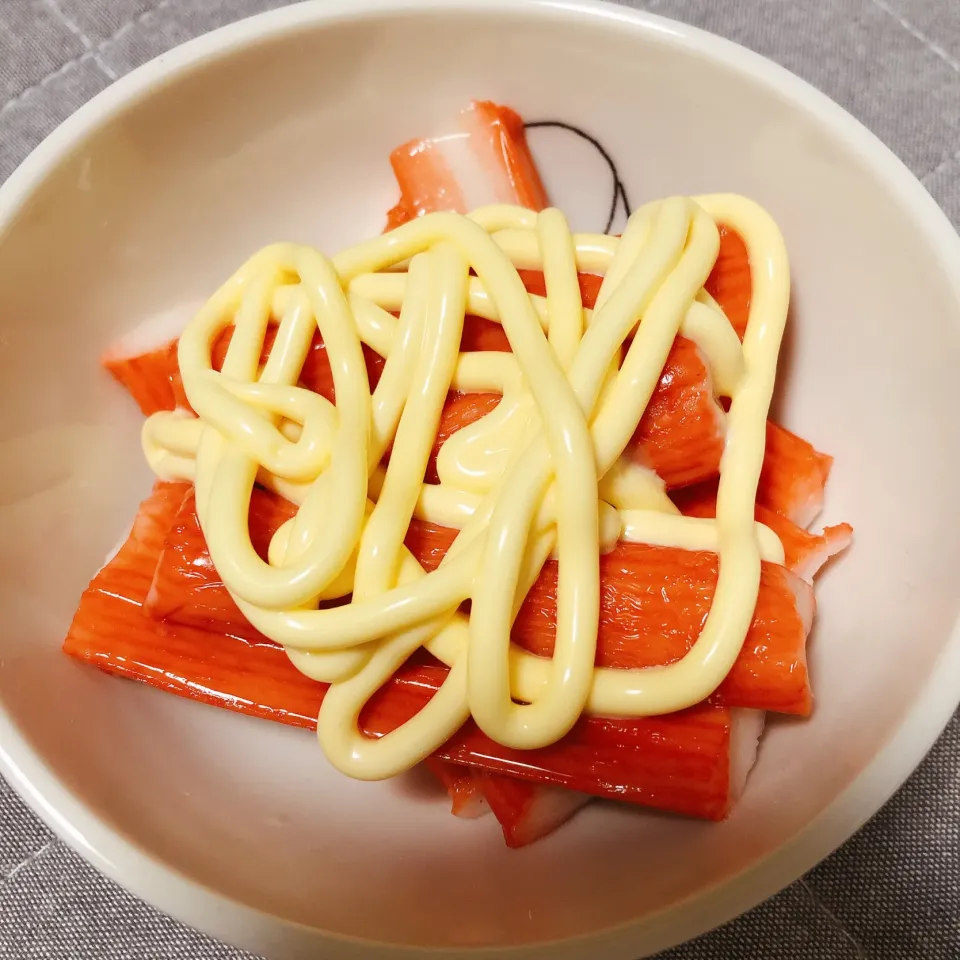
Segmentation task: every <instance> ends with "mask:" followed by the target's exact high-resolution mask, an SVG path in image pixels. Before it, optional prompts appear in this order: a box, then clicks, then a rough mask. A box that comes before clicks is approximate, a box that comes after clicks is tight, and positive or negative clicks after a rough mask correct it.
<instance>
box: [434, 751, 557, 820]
mask: <svg viewBox="0 0 960 960" xmlns="http://www.w3.org/2000/svg"><path fill="white" fill-rule="evenodd" d="M424 765H425V766H426V768H427V769H428V770H429V771H430V772H431V773H432V774H433V775H434V776H435V777H436V778H437V780H439V781H440V783H442V784H443V786H444V788H445V789H446V791H447V794H448V795H449V797H450V812H451V813H452V814H453V815H454V816H455V817H460V818H461V819H463V820H475V819H477V818H478V817H482V816H484V815H485V814H487V813H489V812H490V809H491V807H490V804H489V802H488V801H487V798H486V795H485V794H484V791H483V790H482V789H481V787H480V784H479V783H478V782H477V779H476V776H475V775H474V771H473V770H471V769H470V768H469V767H463V766H460V765H459V764H457V763H448V762H447V761H446V760H437V759H436V758H435V757H427V759H426V760H424ZM496 779H498V780H499V779H507V778H506V777H502V778H501V777H496ZM529 788H530V789H531V790H537V789H539V788H537V787H535V786H533V785H532V784H531V785H529Z"/></svg>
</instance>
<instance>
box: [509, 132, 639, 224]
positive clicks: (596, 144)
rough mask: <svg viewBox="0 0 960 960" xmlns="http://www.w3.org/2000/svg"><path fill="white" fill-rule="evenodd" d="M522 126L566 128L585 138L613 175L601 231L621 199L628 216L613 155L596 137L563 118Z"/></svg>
mask: <svg viewBox="0 0 960 960" xmlns="http://www.w3.org/2000/svg"><path fill="white" fill-rule="evenodd" d="M524 127H526V128H527V129H528V130H536V129H537V128H539V127H555V128H556V129H558V130H566V131H568V132H569V133H573V134H576V135H577V136H578V137H580V138H581V139H582V140H586V141H587V143H589V144H590V145H591V146H592V147H593V148H594V149H595V150H596V151H597V153H599V154H600V156H601V157H603V159H604V160H605V161H606V164H607V166H608V167H609V168H610V173H611V174H612V175H613V199H612V200H611V202H610V214H609V216H608V217H607V225H606V226H605V227H604V228H603V232H604V233H609V232H610V229H611V227H613V221H614V220H615V219H616V217H617V204H618V203H619V202H620V201H621V200H622V201H623V209H624V213H625V214H626V215H627V217H629V216H630V214H631V213H632V210H631V209H630V201H629V200H628V199H627V188H626V187H625V186H624V185H623V181H622V180H621V179H620V172H619V171H618V170H617V165H616V163H614V160H613V157H611V156H610V154H609V153H608V152H607V149H606V147H604V146H603V144H602V143H600V141H599V140H597V138H596V137H591V136H590V134H589V133H587V132H586V131H584V130H581V129H580V128H579V127H575V126H574V125H573V124H572V123H565V122H564V121H563V120H535V121H534V122H533V123H525V124H524Z"/></svg>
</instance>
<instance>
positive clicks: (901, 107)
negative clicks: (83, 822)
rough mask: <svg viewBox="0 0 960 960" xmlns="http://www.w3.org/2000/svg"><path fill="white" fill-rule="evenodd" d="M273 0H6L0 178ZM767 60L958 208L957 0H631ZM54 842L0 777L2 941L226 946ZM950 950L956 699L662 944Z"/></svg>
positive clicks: (883, 952) (49, 956) (235, 954)
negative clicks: (805, 858)
mask: <svg viewBox="0 0 960 960" xmlns="http://www.w3.org/2000/svg"><path fill="white" fill-rule="evenodd" d="M282 3H283V0H0V104H2V106H0V182H2V180H3V179H5V178H6V177H7V176H8V175H9V174H10V173H11V172H12V171H13V169H14V168H15V167H16V165H17V164H18V163H19V162H20V161H21V160H22V159H23V158H24V157H25V156H26V155H27V153H28V152H29V151H30V150H31V149H32V148H33V147H34V146H36V144H37V143H39V142H40V140H41V139H42V138H43V137H44V136H45V135H46V134H47V133H49V132H50V131H51V130H52V129H53V128H54V127H55V126H56V125H57V124H58V123H59V122H60V121H62V120H63V119H65V118H66V117H67V116H68V115H69V114H71V113H72V112H73V111H74V110H76V109H77V108H78V107H79V106H80V105H81V104H82V103H84V102H85V101H86V100H88V99H89V98H90V97H92V96H93V95H94V94H96V93H97V92H99V91H100V90H102V89H103V88H104V87H106V86H107V85H108V84H110V83H111V82H112V81H114V80H116V79H117V77H119V76H121V75H122V74H124V73H127V72H128V71H129V70H132V69H133V68H134V67H136V66H139V65H140V64H142V63H144V62H145V61H147V60H149V59H151V58H153V57H155V56H157V55H158V54H160V53H162V52H163V51H165V50H168V49H169V48H170V47H173V46H175V45H177V44H179V43H182V42H183V41H185V40H188V39H190V38H192V37H196V36H198V35H199V34H202V33H205V32H206V31H208V30H212V29H214V28H215V27H219V26H222V25H223V24H225V23H227V22H229V21H231V20H237V19H240V18H241V17H244V16H247V15H250V14H252V13H257V12H260V11H262V10H266V9H268V8H270V7H276V6H280V5H282ZM634 5H635V6H640V7H644V8H645V9H649V10H652V11H654V12H656V13H660V14H663V15H665V16H669V17H674V18H677V19H680V20H686V21H688V22H690V23H693V24H696V25H697V26H700V27H704V28H706V29H707V30H711V31H713V32H715V33H718V34H721V35H723V36H726V37H729V38H730V39H732V40H735V41H737V42H739V43H742V44H744V45H746V46H748V47H751V48H753V49H754V50H757V51H759V52H760V53H762V54H765V55H766V56H768V57H771V58H772V59H774V60H776V61H778V62H779V63H781V64H783V65H784V66H786V67H788V68H789V69H790V70H792V71H794V72H795V73H797V74H799V75H800V76H801V77H803V78H805V79H806V80H808V81H810V82H811V83H813V84H814V85H815V86H817V87H819V88H820V89H821V90H823V91H825V92H826V93H827V94H829V95H830V96H831V97H833V98H834V99H835V100H836V101H838V102H839V103H840V104H842V105H843V106H844V107H845V108H846V109H847V110H849V111H850V112H851V113H853V114H854V116H856V117H858V118H859V119H860V120H862V121H863V122H864V123H865V124H866V125H867V126H868V127H870V128H871V129H872V130H873V131H874V132H875V133H876V134H877V135H878V136H879V137H881V139H883V140H884V141H885V142H886V143H887V144H888V145H889V146H890V147H891V148H892V149H893V150H894V151H895V152H896V153H897V154H899V156H900V157H901V158H902V159H903V160H904V161H905V162H906V163H907V164H908V165H909V166H910V167H911V169H912V170H913V172H914V173H915V174H916V175H917V176H918V177H919V178H920V179H921V180H922V181H923V183H924V185H925V186H926V187H927V189H928V190H929V191H930V192H931V193H932V194H933V196H934V197H935V198H936V199H937V201H938V202H939V203H940V204H941V205H942V206H943V208H944V209H945V210H946V212H947V213H948V215H949V216H950V217H951V218H952V220H953V222H954V224H955V225H960V0H832V2H829V3H827V2H822V0H722V2H716V0H648V2H642V0H641V2H635V3H634ZM246 956H247V955H246V954H243V953H242V952H240V951H238V950H235V949H233V948H231V947H228V946H225V945H223V944H219V943H217V942H215V941H213V940H211V939H209V938H207V937H204V936H202V935H200V934H198V933H196V932H194V931H192V930H190V929H188V928H186V927H184V926H182V925H180V924H178V923H176V922H175V921H173V920H170V919H168V918H167V917H164V916H163V915H161V914H159V913H158V912H156V911H155V910H153V909H152V908H150V907H148V906H146V905H145V904H143V903H141V902H139V901H138V900H136V899H134V898H133V897H131V896H130V895H128V894H127V893H125V892H124V891H123V890H121V889H120V888H118V887H117V886H115V885H114V884H113V883H111V882H109V881H108V880H106V879H105V878H103V877H101V876H100V875H99V874H97V872H96V871H94V870H93V869H92V868H91V867H89V866H88V865H87V864H85V863H84V862H83V861H82V860H80V859H79V857H77V856H76V855H75V854H74V853H73V852H72V851H70V850H69V849H68V848H66V847H65V846H64V844H63V843H61V842H60V841H59V840H57V839H55V838H54V837H53V836H52V834H51V833H50V832H49V831H48V830H47V829H46V827H44V826H43V825H42V824H41V823H40V822H39V821H38V820H37V819H36V817H34V816H33V814H32V813H30V812H29V811H28V810H27V808H26V807H25V806H24V804H23V803H22V802H21V801H20V800H19V799H18V798H17V797H16V795H14V793H13V792H12V791H11V790H10V788H9V787H8V786H7V785H6V784H5V783H4V782H3V781H2V780H0V958H4V960H6V958H18V960H19V958H37V960H41V958H42V960H55V958H56V960H61V958H63V960H66V958H78V960H87V958H96V960H121V958H123V960H141V958H142V960H156V958H164V960H228V958H230V960H234V958H243V957H246ZM667 958H669V960H741V958H742V960H748V958H749V960H754V958H757V960H806V958H820V960H854V958H861V960H865V958H869V960H881V958H882V960H887V958H897V960H901V958H924V960H957V958H960V716H956V717H954V719H953V722H952V723H951V725H950V726H949V728H948V729H947V731H946V733H945V734H944V735H943V736H942V737H941V739H940V741H939V743H938V744H937V745H936V747H935V748H934V750H933V751H932V753H931V754H930V756H929V757H928V758H927V760H926V761H925V762H924V763H923V765H922V766H921V767H920V769H919V770H918V771H917V772H916V774H915V775H914V776H913V777H912V778H911V779H910V781H909V782H908V783H907V784H906V785H905V786H904V787H903V789H902V790H901V791H900V792H899V793H898V794H897V796H896V797H895V798H894V799H893V800H892V801H891V802H890V803H889V804H887V806H886V807H885V808H884V809H883V810H882V811H881V812H880V813H879V814H878V815H877V816H876V817H875V818H874V819H873V820H872V821H871V822H870V823H869V824H867V826H865V827H864V828H863V830H861V831H860V833H859V834H857V835H856V836H855V837H854V838H853V839H852V840H850V841H849V842H848V843H847V844H846V845H845V846H844V847H843V848H842V849H840V850H839V851H838V852H837V853H835V854H834V855H833V856H832V857H830V858H829V859H828V860H826V861H825V862H824V863H822V864H821V865H820V866H818V867H817V868H816V869H815V870H813V871H811V872H810V873H809V874H808V875H807V876H806V877H804V878H803V879H802V880H798V881H797V882H796V883H795V884H794V885H793V886H791V887H789V888H788V889H787V890H785V891H783V893H781V894H780V895H779V896H776V897H774V898H772V899H771V900H769V901H767V902H766V903H764V904H763V905H762V906H760V907H758V908H757V909H755V910H753V911H752V912H751V913H748V914H746V915H745V916H743V917H741V918H740V919H738V920H736V921H734V922H732V923H730V924H728V925H727V926H726V927H723V928H721V929H720V930H717V931H714V932H713V933H711V934H708V935H707V936H704V937H701V938H700V939H699V940H696V941H694V942H692V943H689V944H686V945H685V946H683V947H679V948H677V949H675V950H672V951H669V953H667V954H664V955H663V958H662V960H667Z"/></svg>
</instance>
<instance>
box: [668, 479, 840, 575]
mask: <svg viewBox="0 0 960 960" xmlns="http://www.w3.org/2000/svg"><path fill="white" fill-rule="evenodd" d="M671 496H672V497H673V501H674V503H676V505H677V507H679V509H680V512H681V513H683V514H684V515H685V516H688V517H716V515H717V484H716V483H715V482H710V483H701V484H697V485H695V486H692V487H685V488H684V489H683V490H677V491H676V492H675V493H673V494H671ZM755 516H756V519H757V520H758V521H759V522H760V523H762V524H765V525H766V526H768V527H770V529H771V530H773V532H774V533H775V534H776V535H777V536H778V537H779V538H780V542H781V543H782V544H783V552H784V566H786V567H787V569H788V570H791V571H793V572H794V573H795V574H797V576H799V577H802V578H803V579H804V580H812V579H813V578H814V576H815V575H816V574H817V573H818V572H819V570H820V568H821V567H822V566H823V565H824V564H825V563H826V562H827V561H828V560H829V559H830V558H831V557H834V556H836V555H837V554H838V553H842V552H843V551H844V550H846V548H847V547H848V546H849V545H850V541H851V539H852V537H853V527H851V526H850V524H849V523H838V524H835V525H833V526H830V527H825V528H824V530H823V532H822V533H811V532H810V531H808V530H804V529H803V528H802V527H800V526H797V524H795V523H794V522H793V521H791V520H790V519H788V518H787V517H784V516H782V515H781V514H779V513H776V512H775V511H774V510H771V509H770V508H769V507H765V506H763V505H762V504H760V503H758V504H757V506H756V510H755Z"/></svg>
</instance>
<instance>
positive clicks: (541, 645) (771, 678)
mask: <svg viewBox="0 0 960 960" xmlns="http://www.w3.org/2000/svg"><path fill="white" fill-rule="evenodd" d="M294 509H295V508H294V507H293V505H292V504H290V503H289V502H287V501H285V500H282V499H281V498H279V497H277V496H276V495H275V494H272V493H269V492H267V491H264V490H260V489H259V488H258V489H255V491H254V496H253V497H252V499H251V509H250V514H249V519H250V533H251V542H252V543H253V545H254V547H255V549H257V550H258V551H259V552H261V555H264V556H265V552H266V547H267V544H268V543H269V540H270V537H271V536H272V535H273V532H274V531H275V530H276V529H277V528H278V527H279V526H280V524H281V523H283V522H284V521H285V520H287V519H289V518H290V517H291V516H292V515H293V512H294ZM455 535H456V531H454V530H451V529H449V528H446V527H438V526H436V525H434V524H427V523H420V522H416V521H415V522H414V523H413V524H412V525H411V527H410V530H409V532H408V535H407V541H406V542H407V546H408V548H409V549H410V550H411V552H412V553H413V554H414V556H416V557H417V559H418V560H419V561H420V562H421V563H422V564H423V566H424V567H425V568H426V569H428V570H432V569H435V568H436V567H437V566H438V565H439V563H440V561H441V559H442V558H443V557H444V555H445V554H446V551H447V549H448V548H449V546H450V544H451V543H452V541H453V538H454V536H455ZM600 569H601V578H602V584H603V587H602V605H601V613H600V629H599V636H598V650H597V663H598V665H600V666H608V667H619V668H628V667H648V666H659V665H662V664H666V663H671V662H673V661H675V660H677V659H679V658H680V657H681V656H683V655H684V653H686V651H687V650H688V649H689V647H690V646H691V645H692V643H693V642H694V640H695V639H696V637H697V635H698V633H699V630H700V625H701V623H702V622H703V618H704V617H705V616H706V614H707V611H708V610H709V607H710V601H711V598H712V595H713V589H714V587H715V585H716V578H717V558H716V555H715V554H712V553H707V552H705V551H686V550H677V549H673V548H665V547H649V546H646V545H643V544H629V543H621V544H618V545H617V547H616V548H615V549H614V550H613V551H612V552H611V553H609V554H606V555H604V556H603V557H601V558H600ZM556 585H557V566H556V563H555V562H553V561H550V562H548V563H547V564H546V566H545V567H544V570H543V572H542V573H541V575H540V577H539V579H538V580H537V582H536V583H535V584H534V586H533V588H532V590H531V591H530V593H529V595H528V596H527V598H526V600H525V601H524V603H523V606H522V607H521V609H520V613H519V615H518V617H517V620H516V623H515V625H514V630H513V640H514V642H515V643H518V644H519V645H520V646H523V647H524V648H526V649H527V650H529V651H530V652H532V653H535V654H537V655H540V656H550V655H551V653H552V650H553V639H554V636H555V631H556V626H555V624H556ZM813 605H814V600H813V593H812V590H811V589H810V586H809V584H806V583H804V582H803V581H801V580H800V579H799V578H798V577H796V576H794V575H793V574H791V573H790V572H789V571H787V570H785V569H784V568H782V567H778V566H776V565H774V564H769V563H764V564H763V567H762V574H761V588H760V597H759V601H758V603H757V608H756V611H755V614H754V620H753V624H752V626H751V628H750V630H749V632H748V634H747V639H746V642H745V643H744V647H743V650H742V651H741V653H740V656H739V657H738V659H737V661H736V663H735V664H734V667H733V669H732V670H731V671H730V674H729V675H728V676H727V678H726V680H725V681H724V682H723V684H721V686H720V687H719V689H718V690H717V693H716V699H717V700H718V701H719V702H723V703H727V704H730V705H733V706H742V707H754V708H758V709H764V710H775V711H779V712H783V713H796V714H806V713H809V711H810V708H811V706H812V696H811V692H810V684H809V676H808V673H807V666H806V654H805V644H806V636H807V633H808V632H809V629H810V623H811V620H812V616H813ZM147 609H148V611H149V612H150V613H151V614H152V615H153V616H156V617H165V618H167V619H168V620H170V621H172V622H181V623H185V624H188V625H191V626H195V627H203V628H207V629H211V630H219V631H223V632H226V633H231V634H234V635H236V636H241V637H245V638H247V639H249V640H254V641H257V640H262V639H263V638H262V637H261V636H260V634H258V633H257V632H256V630H254V629H253V627H252V626H250V624H248V623H247V621H246V620H245V619H244V618H243V615H242V614H241V613H240V611H239V609H237V607H236V605H235V604H234V603H233V601H232V599H231V598H230V596H229V594H228V593H227V591H226V588H225V587H224V585H223V583H222V581H221V580H220V578H219V576H218V575H217V572H216V570H215V568H214V566H213V563H212V561H211V559H210V554H209V551H208V550H207V547H206V542H205V540H204V538H203V532H202V531H201V529H200V524H199V521H198V519H197V516H196V510H195V508H194V505H193V501H192V498H191V497H190V496H189V495H188V496H187V497H186V498H185V499H184V501H183V503H182V505H181V509H180V510H178V511H177V515H176V517H175V518H174V520H173V522H172V525H171V529H170V532H169V534H168V535H167V537H166V538H165V542H164V546H163V551H162V555H161V556H160V558H159V562H158V563H157V565H156V573H155V576H154V577H153V581H152V584H151V587H150V593H149V597H148V602H147Z"/></svg>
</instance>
